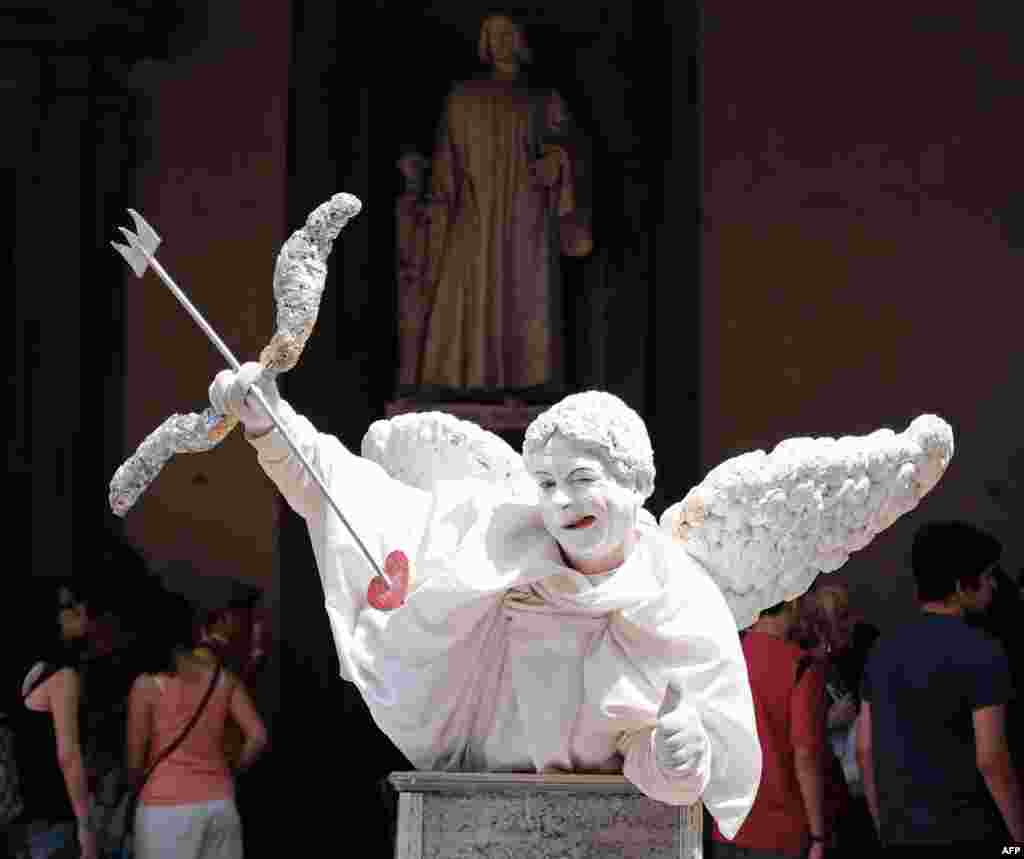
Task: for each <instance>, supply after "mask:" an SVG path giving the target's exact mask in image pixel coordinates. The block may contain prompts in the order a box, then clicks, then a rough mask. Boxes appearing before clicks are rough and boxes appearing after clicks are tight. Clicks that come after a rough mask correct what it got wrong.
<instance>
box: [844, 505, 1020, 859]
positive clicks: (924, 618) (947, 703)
mask: <svg viewBox="0 0 1024 859" xmlns="http://www.w3.org/2000/svg"><path fill="white" fill-rule="evenodd" d="M1000 549H1001V547H1000V545H999V543H998V541H996V540H995V539H994V538H992V537H991V536H990V535H988V534H986V533H984V532H983V531H980V530H979V529H977V528H975V527H973V526H972V525H969V524H967V523H965V522H939V523H930V524H928V525H925V526H924V527H922V528H921V529H920V530H919V531H918V532H917V534H916V535H915V538H914V544H913V550H912V561H911V564H912V568H913V574H914V579H915V581H916V584H917V591H918V599H919V601H920V610H921V615H920V617H919V618H917V619H916V620H915V621H913V622H912V623H909V624H907V625H906V626H904V627H902V628H901V629H899V630H897V631H896V632H894V633H891V634H887V635H884V636H882V638H881V639H880V640H879V641H878V643H877V644H876V645H875V647H874V648H873V649H872V652H871V655H870V657H869V659H868V664H867V667H866V669H865V672H864V680H863V686H862V690H861V698H862V703H861V713H860V716H859V718H858V731H857V753H858V762H859V764H860V767H861V772H862V775H863V779H864V788H865V794H866V796H867V799H868V804H869V806H870V809H871V814H872V817H873V818H874V821H875V824H876V826H877V827H878V830H879V834H880V837H881V840H882V844H883V847H884V849H885V851H886V852H887V853H893V854H895V855H899V856H906V855H913V854H912V853H911V851H912V850H913V849H914V848H922V849H923V850H927V851H928V855H930V856H934V855H936V853H937V852H938V850H939V848H940V847H942V846H943V845H946V847H947V848H948V849H949V850H951V851H953V853H952V855H965V856H966V855H980V854H976V853H975V848H972V847H971V846H970V845H983V844H986V843H991V844H994V845H1000V844H1007V843H1010V841H1011V839H1012V840H1016V841H1021V840H1024V803H1022V798H1021V787H1020V782H1019V780H1018V779H1017V776H1016V774H1015V772H1014V770H1013V767H1012V765H1011V763H1010V755H1009V750H1008V747H1007V741H1006V732H1005V728H1004V724H1005V714H1006V705H1007V703H1008V702H1009V701H1010V699H1011V698H1012V697H1013V687H1012V682H1011V679H1010V672H1009V667H1008V665H1007V661H1006V656H1005V655H1004V653H1003V649H1002V648H1001V647H1000V645H999V643H998V642H997V641H995V640H994V639H993V638H991V637H990V636H988V635H986V634H985V633H983V632H982V631H980V630H978V629H975V628H972V627H971V626H969V625H968V624H967V623H965V622H964V616H965V614H967V613H969V612H982V611H984V610H985V609H986V608H987V606H988V604H989V603H990V602H991V600H992V592H993V586H992V574H991V570H992V567H993V566H994V565H995V563H996V562H997V561H998V559H999V554H1000ZM923 850H922V852H923Z"/></svg>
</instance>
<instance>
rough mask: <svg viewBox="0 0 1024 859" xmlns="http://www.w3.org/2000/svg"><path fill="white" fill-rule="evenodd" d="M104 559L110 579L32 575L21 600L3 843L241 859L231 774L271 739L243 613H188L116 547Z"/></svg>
mask: <svg viewBox="0 0 1024 859" xmlns="http://www.w3.org/2000/svg"><path fill="white" fill-rule="evenodd" d="M113 555H114V557H112V558H111V559H110V560H111V561H112V563H114V564H117V565H119V566H120V572H121V574H122V576H123V579H120V580H118V581H117V583H116V586H115V587H111V586H110V584H109V583H102V581H101V580H97V579H93V578H90V577H83V576H76V577H71V578H67V579H60V580H58V579H45V580H44V579H37V580H34V581H33V584H34V585H35V592H34V593H33V594H32V595H31V596H30V597H29V598H28V599H26V600H24V601H22V603H21V605H20V609H21V611H20V612H19V615H20V616H19V618H18V621H19V625H20V630H19V635H18V636H17V641H16V646H15V647H13V648H12V649H11V650H10V651H9V652H8V653H7V654H5V660H4V663H3V699H2V700H0V714H2V718H0V726H2V728H3V731H2V733H0V737H2V738H3V741H2V742H0V754H2V757H0V769H2V771H3V772H2V775H3V778H2V779H0V823H2V824H3V832H4V835H5V837H4V839H0V852H3V855H5V856H11V857H15V859H44V857H79V856H80V857H83V859H112V857H119V856H122V855H126V851H127V849H128V848H129V846H130V848H131V853H130V855H132V856H134V857H138V859H149V857H154V859H155V857H168V859H169V857H183V859H192V857H196V859H199V857H203V859H207V857H211V858H212V857H224V859H235V857H241V856H242V823H241V818H240V816H239V810H238V808H237V806H236V803H235V778H236V775H237V774H238V773H240V772H243V771H245V770H246V769H247V768H249V767H250V766H251V765H252V764H253V763H254V762H255V761H256V759H257V758H258V757H259V756H260V754H261V752H262V751H263V749H264V747H265V746H266V743H267V732H266V729H265V726H264V723H263V720H262V719H261V717H260V715H259V712H258V711H257V708H256V705H255V703H254V701H253V698H252V695H251V694H250V691H249V689H250V685H251V683H252V681H253V680H254V674H255V672H257V671H258V670H259V668H260V667H261V664H262V651H261V649H260V647H259V646H258V645H259V642H258V641H253V640H252V639H253V636H252V635H251V634H250V633H251V630H250V629H248V628H245V627H246V624H245V621H246V619H251V617H252V614H251V612H248V611H247V610H246V607H244V606H240V605H225V606H219V607H217V608H216V609H214V610H206V611H204V612H200V611H199V609H198V607H197V606H195V605H193V604H192V603H191V602H189V601H188V600H187V599H186V598H185V597H183V596H180V595H178V594H176V593H174V592H172V591H169V590H167V589H166V588H164V587H163V586H162V584H161V583H160V580H159V579H157V578H156V577H154V576H152V575H150V574H149V573H148V571H147V570H146V569H145V565H144V563H143V562H142V561H141V558H139V557H138V555H137V554H136V553H134V552H133V551H132V550H131V549H129V548H128V547H126V546H123V545H119V546H118V547H117V548H116V549H115V551H114V552H113ZM26 590H27V591H29V590H31V588H27V589H26Z"/></svg>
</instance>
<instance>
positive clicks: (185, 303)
mask: <svg viewBox="0 0 1024 859" xmlns="http://www.w3.org/2000/svg"><path fill="white" fill-rule="evenodd" d="M135 249H136V250H138V251H140V252H141V253H143V254H144V255H145V257H146V261H147V262H148V263H149V265H150V266H151V267H152V269H153V271H155V272H156V274H157V276H158V277H159V278H160V280H162V281H163V282H164V284H165V285H166V286H167V288H168V289H169V290H170V291H171V292H172V293H173V294H174V297H175V298H177V299H178V301H179V302H180V303H181V305H182V307H184V308H185V310H187V311H188V313H189V315H190V316H191V317H192V318H193V319H194V320H195V322H196V324H197V325H198V326H199V327H200V328H201V329H202V331H203V333H204V334H205V335H206V336H207V337H208V338H209V340H210V342H211V343H213V345H214V346H216V347H217V351H218V352H220V354H221V355H223V356H224V360H225V361H227V362H228V364H229V365H230V366H231V369H232V370H234V371H235V372H236V373H237V372H238V371H239V369H240V368H241V365H240V364H239V363H238V359H237V358H235V356H234V355H233V354H232V352H231V350H230V349H229V348H228V347H227V344H225V343H224V341H223V340H221V339H220V337H219V336H218V334H217V332H216V331H214V329H213V326H212V325H210V323H209V322H207V321H206V320H205V319H204V318H203V315H202V314H201V313H200V312H199V310H198V309H197V308H196V307H195V305H194V304H192V302H191V301H189V299H188V296H187V295H185V293H184V292H183V291H182V289H181V288H180V287H179V286H178V284H176V283H175V282H174V278H172V277H171V276H170V275H169V274H168V273H167V271H166V269H164V267H163V266H162V265H160V263H159V262H157V260H156V257H154V256H153V255H152V254H151V253H150V252H149V251H148V250H147V249H146V248H145V247H143V246H142V245H141V243H138V244H135ZM250 395H255V397H256V399H257V401H258V402H259V404H260V406H262V407H263V411H265V412H266V413H267V417H269V418H270V419H271V420H272V421H273V422H274V426H275V427H277V431H278V432H279V433H281V437H282V438H283V439H284V440H285V441H286V442H287V443H288V447H290V448H291V450H292V453H294V454H295V456H297V457H298V459H299V461H300V462H301V463H302V465H303V467H304V468H305V469H306V471H307V473H308V474H309V476H310V477H312V478H313V481H314V482H315V483H316V485H317V486H318V487H319V488H320V491H321V492H322V493H323V496H324V499H325V500H326V501H327V503H328V504H329V505H330V507H331V509H332V510H333V511H334V513H335V515H336V516H337V517H338V519H339V520H341V524H342V525H344V526H345V528H346V530H347V531H348V533H349V534H351V535H352V539H353V540H355V541H356V545H357V546H359V549H360V551H361V552H362V553H363V555H364V556H365V557H366V560H367V561H369V562H370V566H371V567H372V568H373V569H374V570H375V571H376V572H377V574H378V575H379V576H380V577H381V578H382V579H384V581H385V582H386V583H387V586H388V589H389V590H390V589H392V588H393V585H392V583H391V579H389V578H388V576H387V574H386V573H385V572H384V570H382V569H381V567H380V565H379V564H378V563H377V561H376V560H375V559H374V557H373V555H371V554H370V551H369V550H368V549H367V548H366V544H365V543H363V541H362V540H361V539H360V538H359V535H358V534H357V533H356V532H355V529H354V528H353V527H352V526H351V525H350V524H349V521H348V519H347V518H346V517H345V514H344V513H342V512H341V508H340V507H338V504H337V502H336V501H335V500H334V497H333V496H332V495H331V493H330V490H329V489H328V488H327V484H326V483H324V481H323V478H322V477H321V476H320V474H319V472H317V470H316V469H315V468H313V464H312V463H311V462H310V461H309V460H308V459H307V458H306V455H305V454H304V453H303V452H302V450H301V449H300V448H299V445H298V444H297V443H296V441H295V439H293V438H292V436H291V433H290V432H288V430H287V429H286V428H285V425H284V423H283V422H282V421H281V419H280V418H279V417H278V416H277V414H276V413H275V412H274V410H273V409H272V408H271V407H270V403H268V402H267V399H266V397H265V396H264V394H263V391H261V390H260V389H259V386H257V385H253V386H252V387H251V388H250V389H249V391H248V392H247V393H246V396H247V397H248V396H250Z"/></svg>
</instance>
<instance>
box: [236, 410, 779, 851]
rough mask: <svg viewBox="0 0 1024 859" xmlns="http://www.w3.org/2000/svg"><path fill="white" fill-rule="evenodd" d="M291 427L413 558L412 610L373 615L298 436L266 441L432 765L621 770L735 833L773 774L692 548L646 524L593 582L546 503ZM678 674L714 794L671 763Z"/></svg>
mask: <svg viewBox="0 0 1024 859" xmlns="http://www.w3.org/2000/svg"><path fill="white" fill-rule="evenodd" d="M279 414H280V415H281V416H282V418H283V419H284V420H285V422H286V423H287V424H288V427H289V429H290V430H291V432H292V434H293V438H294V439H295V440H296V441H297V442H298V444H299V446H300V447H301V449H302V450H303V452H304V453H305V454H306V456H307V458H308V459H309V460H310V461H311V462H312V463H313V465H314V467H315V468H316V469H317V470H318V471H319V473H320V474H321V476H322V477H323V478H324V480H325V482H326V484H327V486H328V487H329V488H330V490H331V493H332V495H333V496H334V498H335V499H336V501H337V503H338V504H339V506H340V507H341V510H342V511H343V512H344V513H345V516H346V517H347V518H348V520H349V522H350V523H351V525H352V526H353V528H355V530H356V533H358V534H359V535H360V537H361V539H362V540H363V541H364V543H365V544H366V546H367V548H368V550H369V551H370V552H371V553H372V554H373V555H374V556H375V558H377V559H378V562H379V563H381V564H382V565H383V559H384V557H385V556H386V555H387V554H388V553H389V552H390V551H392V550H394V549H401V550H402V551H404V552H405V553H406V555H407V556H408V557H409V559H410V561H411V565H412V570H413V573H412V579H411V584H410V589H409V595H408V598H407V601H406V603H405V604H404V605H403V606H401V607H400V608H398V609H396V610H394V611H391V612H382V611H378V610H376V609H374V608H372V607H370V606H369V605H368V604H367V601H366V590H367V585H368V584H369V581H370V579H371V578H372V577H373V574H374V571H373V570H372V568H371V567H370V565H369V564H368V563H367V561H366V559H365V557H364V556H363V555H362V553H361V552H360V551H359V549H358V547H357V546H356V544H355V542H354V541H353V540H352V538H351V536H350V535H349V533H348V531H347V530H346V529H345V527H344V526H343V525H342V523H341V522H340V521H339V520H338V518H337V516H336V515H335V514H334V512H333V511H332V510H331V509H330V507H329V506H328V505H327V504H326V502H325V501H324V499H323V496H322V494H321V492H320V490H319V489H318V488H317V486H316V485H315V483H314V482H313V480H312V479H311V478H310V477H309V476H308V474H307V473H306V472H305V470H304V469H303V467H302V465H301V463H300V462H299V461H298V459H297V458H296V457H295V456H294V455H293V454H292V453H291V450H290V448H289V447H288V445H287V443H286V442H285V441H284V439H283V438H281V436H280V434H279V433H278V432H277V431H276V430H274V431H272V432H270V433H269V434H267V435H264V436H261V437H258V438H251V439H250V442H251V443H252V444H253V446H254V447H255V448H256V449H257V450H258V452H259V461H260V463H261V464H262V466H263V468H264V469H265V471H266V472H267V474H268V475H269V476H270V478H271V479H272V480H273V481H274V482H275V483H276V484H277V486H278V487H279V488H280V490H281V492H282V493H283V495H284V497H285V498H286V499H287V500H288V503H289V504H290V505H291V506H292V508H293V509H294V510H295V511H296V512H298V513H299V514H300V515H301V516H303V517H304V519H305V520H306V523H307V526H308V529H309V535H310V539H311V540H312V544H313V549H314V552H315V554H316V559H317V564H318V567H319V571H320V578H321V581H322V583H323V588H324V594H325V597H326V607H327V614H328V617H329V618H330V623H331V630H332V633H333V635H334V641H335V644H336V646H337V649H338V658H339V660H340V663H341V672H342V676H343V677H344V678H345V679H346V680H349V681H351V682H353V683H355V684H356V686H357V687H358V688H359V691H360V693H361V694H362V695H363V698H364V699H365V700H366V702H367V704H368V706H369V709H370V712H371V713H372V715H373V718H374V719H375V721H376V722H377V724H378V725H379V726H380V728H381V730H383V731H384V733H385V734H386V735H387V736H388V737H389V738H390V739H391V740H392V741H393V742H394V743H395V745H397V746H398V748H399V749H401V750H402V752H403V753H404V754H405V755H406V757H408V758H409V760H410V761H411V762H412V763H413V764H414V765H415V766H416V767H417V768H420V769H427V770H449V771H481V772H494V771H505V772H551V771H566V772H621V773H623V774H624V775H625V776H626V778H628V779H629V780H630V781H631V782H633V783H634V784H635V785H636V786H637V787H638V788H640V790H641V791H643V792H644V793H645V794H647V795H648V796H650V797H652V798H654V799H657V800H660V801H662V802H665V803H669V804H673V805H681V804H689V803H693V802H696V801H697V800H698V799H702V800H703V801H704V803H705V805H706V806H707V808H708V810H709V811H710V812H711V814H712V815H714V817H715V819H716V820H717V821H718V824H719V827H720V829H721V831H722V833H723V834H724V835H726V837H729V838H731V837H733V835H735V833H736V831H737V830H738V829H739V827H740V824H741V823H742V822H743V820H744V819H745V818H746V816H747V813H748V812H749V810H750V807H751V805H752V804H753V801H754V795H755V794H756V792H757V786H758V782H759V780H760V776H761V749H760V745H759V742H758V738H757V727H756V722H755V717H754V707H753V701H752V699H751V693H750V685H749V682H748V678H747V669H746V664H745V662H744V659H743V654H742V651H741V649H740V644H739V638H738V635H737V632H736V624H735V621H734V619H733V616H732V614H731V613H730V611H729V609H728V607H727V605H726V603H725V600H724V598H723V597H722V595H721V592H720V591H719V590H718V588H717V587H716V586H715V584H714V583H713V582H712V581H711V579H710V578H709V577H708V576H707V575H706V573H705V572H704V571H703V570H702V569H701V568H700V566H699V565H698V564H697V563H696V562H695V561H694V560H692V559H691V558H690V557H689V556H688V555H686V554H685V552H684V551H683V550H682V549H681V548H680V547H679V546H678V544H676V543H674V542H673V541H672V540H671V539H670V538H669V537H667V536H665V535H663V534H662V533H661V532H659V531H658V530H657V529H656V528H653V527H647V526H645V527H642V528H641V532H640V533H641V537H640V539H639V541H638V544H637V546H636V549H635V551H634V552H633V553H632V554H631V555H630V557H629V559H628V560H627V561H626V563H625V564H624V565H623V566H621V567H619V568H618V569H617V570H615V571H614V572H613V573H612V574H611V575H608V576H604V577H599V578H598V579H593V578H591V579H588V578H587V577H586V576H583V575H580V574H579V573H577V572H575V571H574V570H571V569H569V568H568V567H566V566H565V565H564V563H563V561H562V558H561V554H560V552H559V550H558V547H557V544H556V543H555V541H554V539H553V538H552V537H551V536H550V535H549V534H548V532H547V531H546V530H545V528H544V525H543V522H542V520H541V517H540V511H539V510H538V509H537V508H536V507H535V506H533V505H529V504H524V503H522V502H517V501H515V500H510V498H509V496H508V494H507V493H505V492H504V491H501V490H499V489H497V488H496V487H494V486H492V485H490V484H487V483H484V482H482V481H459V482H450V483H442V484H440V485H439V486H437V487H436V489H435V491H434V492H432V493H428V492H425V491H423V490H420V489H415V488H412V487H410V486H407V485H405V484H403V483H400V482H398V481H396V480H393V479H392V478H390V477H389V476H388V475H387V474H386V473H385V472H384V470H383V469H382V468H381V467H380V466H379V465H377V464H376V463H374V462H371V461H370V460H367V459H364V458H362V457H359V456H355V455H353V454H352V453H351V452H349V451H348V450H346V449H345V447H344V446H343V445H342V444H341V442H339V441H338V439H336V438H335V437H333V436H330V435H326V434H322V433H319V432H317V431H316V429H315V428H314V427H313V426H312V424H311V423H310V422H309V421H308V420H306V419H305V418H304V417H301V416H299V415H297V414H296V413H295V412H294V411H293V410H292V409H291V407H290V406H288V404H287V403H285V402H282V403H281V405H280V409H279ZM595 581H597V582H598V583H597V584H594V582H595ZM669 679H675V680H676V681H677V682H678V683H679V684H680V687H681V689H682V690H683V697H682V700H683V701H685V702H689V703H690V704H692V705H693V706H694V707H696V709H697V711H698V712H699V714H700V717H701V720H702V722H703V725H704V728H705V730H706V731H707V733H708V736H709V738H710V741H711V752H710V760H711V768H710V778H709V779H707V780H706V781H705V782H704V783H701V784H695V783H694V782H693V780H692V779H691V780H681V779H671V778H666V777H665V776H664V775H663V774H662V773H661V771H660V770H659V768H658V766H657V764H656V762H655V757H654V747H653V733H654V727H655V724H656V719H657V713H658V709H659V706H660V704H661V701H662V699H663V697H664V694H665V689H666V686H667V684H668V681H669Z"/></svg>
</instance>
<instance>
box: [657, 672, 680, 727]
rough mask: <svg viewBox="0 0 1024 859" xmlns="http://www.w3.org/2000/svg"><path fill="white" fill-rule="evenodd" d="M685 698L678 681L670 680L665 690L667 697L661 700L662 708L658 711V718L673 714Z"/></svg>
mask: <svg viewBox="0 0 1024 859" xmlns="http://www.w3.org/2000/svg"><path fill="white" fill-rule="evenodd" d="M682 698H683V690H682V688H681V687H680V685H679V682H678V681H676V680H669V681H668V687H667V688H666V689H665V697H664V698H662V699H661V707H660V708H659V710H658V718H661V717H662V716H664V715H665V714H666V713H671V712H673V711H674V710H675V709H676V708H677V707H678V706H679V702H680V701H681V700H682Z"/></svg>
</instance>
